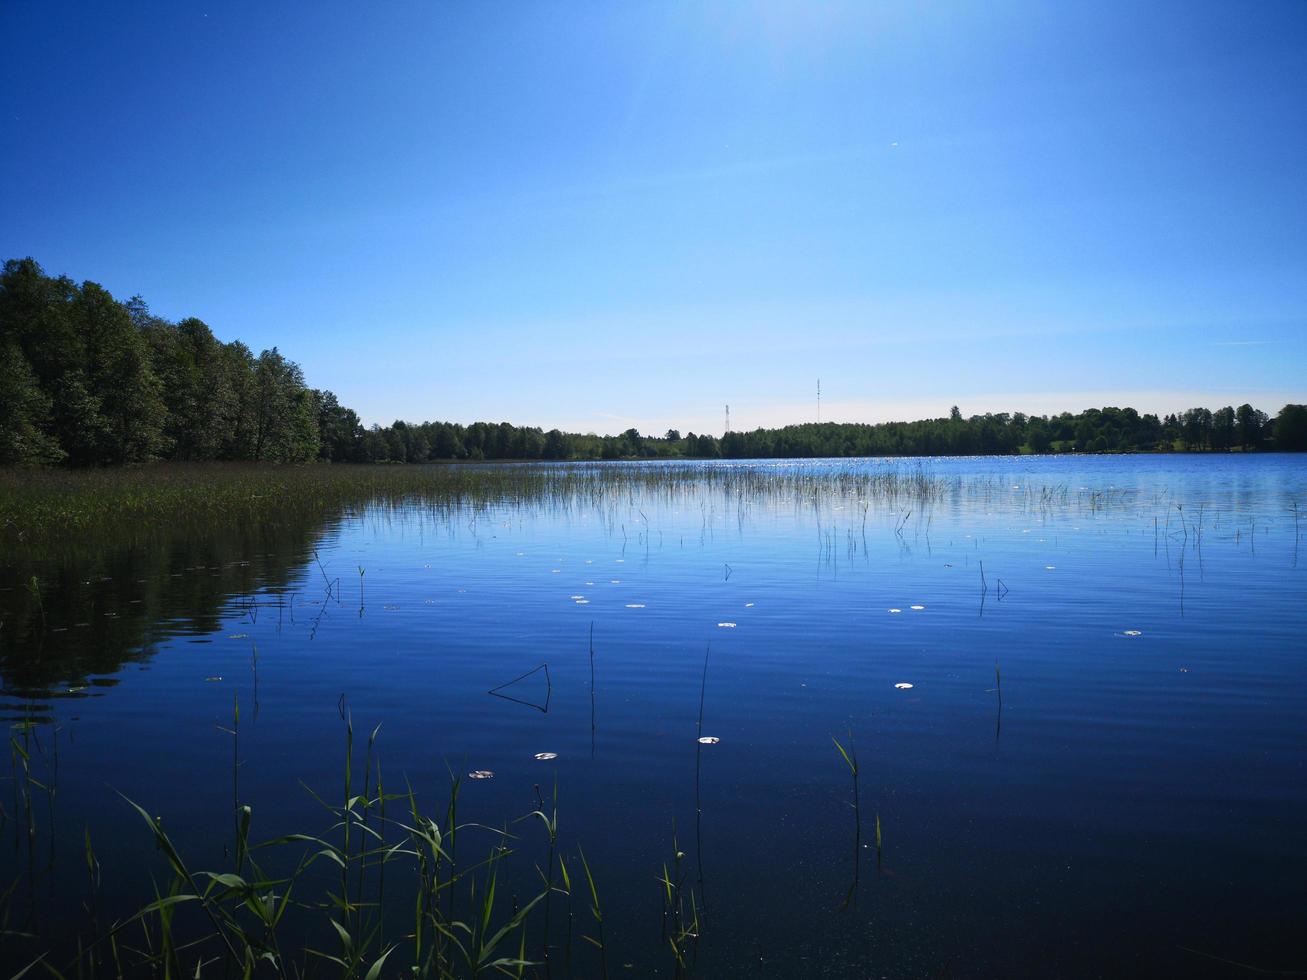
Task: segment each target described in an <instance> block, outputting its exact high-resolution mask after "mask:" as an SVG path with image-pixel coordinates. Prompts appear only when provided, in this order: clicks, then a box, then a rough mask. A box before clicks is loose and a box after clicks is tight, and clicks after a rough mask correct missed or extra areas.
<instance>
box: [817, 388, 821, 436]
mask: <svg viewBox="0 0 1307 980" xmlns="http://www.w3.org/2000/svg"><path fill="white" fill-rule="evenodd" d="M817 424H818V425H821V378H818V379H817Z"/></svg>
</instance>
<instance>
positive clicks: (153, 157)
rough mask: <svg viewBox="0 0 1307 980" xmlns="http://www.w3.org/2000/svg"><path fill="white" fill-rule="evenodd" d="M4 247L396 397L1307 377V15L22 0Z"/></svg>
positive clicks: (1078, 402) (610, 408) (569, 404)
mask: <svg viewBox="0 0 1307 980" xmlns="http://www.w3.org/2000/svg"><path fill="white" fill-rule="evenodd" d="M0 202H2V203H0V257H16V256H24V255H32V256H34V257H35V258H37V259H38V260H39V261H40V262H41V263H42V264H43V265H44V266H45V268H46V269H47V271H49V272H51V273H64V274H67V275H70V276H72V277H74V278H76V279H79V280H80V279H93V280H96V281H98V282H101V283H103V284H104V285H105V286H106V287H108V288H109V289H110V290H111V291H113V292H114V294H115V295H118V296H120V297H122V298H126V297H128V296H130V295H131V294H133V293H140V294H142V295H143V296H144V297H145V298H146V300H147V301H148V302H149V303H150V305H151V307H152V309H153V310H154V311H155V312H156V313H158V314H160V315H163V316H166V317H169V318H172V319H177V318H180V317H183V316H188V315H194V316H198V317H200V318H201V319H203V320H205V321H206V322H207V323H209V325H210V326H211V327H212V328H213V330H214V332H215V333H216V334H217V335H218V336H219V337H220V338H222V339H224V340H230V339H234V338H239V339H241V340H244V341H245V342H246V343H247V344H249V345H250V346H251V347H253V348H254V349H255V350H256V351H257V350H259V349H261V348H263V347H267V346H272V345H274V344H276V345H278V346H279V347H280V348H281V349H282V351H283V352H284V353H286V354H287V355H288V356H290V357H292V358H293V359H295V360H297V361H299V362H300V363H301V364H302V365H303V367H304V370H305V373H306V375H307V377H308V380H309V381H310V383H311V384H313V385H314V386H315V387H324V388H331V389H332V390H334V391H335V392H336V393H337V394H338V395H339V396H340V398H341V400H342V401H343V402H344V403H345V404H348V405H351V406H353V407H355V408H356V409H358V410H359V411H360V413H361V414H362V415H363V417H364V419H365V421H367V422H381V423H387V422H389V421H391V420H393V419H394V418H396V417H401V418H405V419H410V420H421V419H428V418H430V419H453V420H458V421H465V422H466V421H473V420H476V419H489V420H493V421H499V420H509V421H514V422H518V423H524V424H538V425H542V426H545V427H546V428H548V427H551V426H555V425H556V426H560V427H563V428H566V429H572V430H579V431H598V432H604V431H619V430H621V429H624V428H626V427H628V426H630V425H635V426H637V427H639V428H640V429H641V430H642V431H645V432H661V431H662V430H663V429H665V428H668V427H671V426H675V427H678V428H680V429H682V430H686V429H695V430H698V431H714V432H719V431H720V430H721V428H722V406H723V404H724V403H727V402H729V403H730V405H731V416H732V423H733V427H735V428H752V427H754V426H757V425H777V424H784V423H787V422H798V421H808V420H811V419H812V418H814V417H815V412H816V406H815V388H816V382H817V379H818V378H819V377H820V378H821V384H822V392H823V413H822V414H823V418H825V419H834V420H848V421H881V420H885V419H890V418H907V417H923V416H929V417H933V416H937V415H942V414H945V413H946V412H947V410H948V407H949V406H950V405H952V404H954V403H957V404H958V405H959V406H961V408H962V410H963V412H964V414H971V413H973V412H983V411H1002V410H1013V411H1026V412H1036V413H1043V412H1051V411H1060V410H1064V409H1065V410H1072V411H1078V410H1080V409H1083V408H1085V407H1088V406H1090V405H1103V404H1112V405H1125V404H1133V405H1135V406H1136V407H1138V408H1140V409H1141V410H1145V411H1174V410H1183V409H1184V408H1187V407H1190V406H1192V405H1206V406H1208V407H1212V408H1216V407H1219V406H1220V405H1224V404H1228V403H1233V404H1236V405H1237V404H1239V403H1240V402H1242V401H1251V402H1252V403H1253V404H1254V405H1256V406H1258V407H1260V408H1263V409H1265V410H1267V411H1269V412H1271V413H1272V414H1274V413H1275V411H1277V410H1278V409H1279V407H1280V406H1281V405H1283V404H1284V403H1285V402H1286V401H1290V400H1294V401H1307V3H1303V2H1300V0H1293V2H1284V3H1272V2H1255V3H1228V2H1226V3H1201V2H1183V3H1174V4H1172V3H1143V2H1136V0H1130V2H1122V3H1063V2H1054V0H1049V2H1047V3H990V2H984V3H980V2H968V3H958V4H917V3H904V4H878V3H872V2H858V3H849V4H839V3H834V4H813V3H806V2H795V3H792V4H779V3H778V4H754V3H740V2H731V3H695V4H681V3H675V4H674V3H637V2H630V3H627V2H624V3H585V2H579V0H568V2H559V3H527V2H520V3H482V2H471V0H469V2H465V3H436V2H421V3H417V2H414V3H397V2H387V3H382V4H365V3H358V2H352V3H319V2H314V3H219V2H217V0H214V2H211V3H199V4H195V3H189V2H176V0H170V2H167V3H153V4H151V3H132V4H120V3H87V2H78V3H60V2H52V0H4V2H3V3H0Z"/></svg>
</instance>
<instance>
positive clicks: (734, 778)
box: [0, 456, 1307, 977]
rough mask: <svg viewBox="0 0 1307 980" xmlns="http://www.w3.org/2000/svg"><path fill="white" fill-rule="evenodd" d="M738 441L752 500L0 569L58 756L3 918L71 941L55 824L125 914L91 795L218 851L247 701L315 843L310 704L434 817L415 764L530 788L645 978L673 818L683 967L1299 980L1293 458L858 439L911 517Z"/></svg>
mask: <svg viewBox="0 0 1307 980" xmlns="http://www.w3.org/2000/svg"><path fill="white" fill-rule="evenodd" d="M619 465H624V464H619ZM629 465H639V464H629ZM649 465H656V464H649ZM712 465H721V466H727V465H731V466H739V465H741V464H705V467H708V466H712ZM744 465H746V466H747V467H748V468H750V469H756V470H757V471H758V473H759V474H760V476H761V477H762V479H760V480H759V482H758V483H757V484H756V485H757V487H758V488H759V489H758V491H757V492H756V493H754V494H751V495H743V496H742V495H740V494H738V493H735V492H732V491H727V490H724V489H723V488H722V487H721V485H719V484H716V483H713V482H711V481H706V482H704V483H696V482H693V481H691V482H689V483H678V484H676V485H675V486H673V487H669V488H666V489H663V490H656V489H653V488H647V489H645V490H643V491H640V492H628V491H624V492H623V493H622V494H620V495H613V496H612V497H610V498H608V499H606V500H604V501H602V502H601V503H596V502H595V501H594V500H593V499H587V500H584V501H581V500H577V501H567V500H559V499H551V500H548V501H540V502H536V503H532V502H521V503H517V504H514V505H504V506H500V507H492V508H488V509H487V508H482V509H479V510H477V511H476V512H472V511H466V512H462V513H457V514H454V515H452V516H451V515H448V514H439V513H437V512H433V511H432V510H430V509H429V508H426V507H424V506H421V505H419V504H416V503H414V504H411V505H404V504H403V503H399V504H393V505H386V506H382V505H373V506H371V507H368V508H366V509H363V510H362V511H361V512H351V513H348V514H340V513H336V514H323V515H321V519H320V520H318V521H316V522H305V521H304V520H303V519H302V518H300V519H299V520H289V519H287V520H284V521H279V520H278V519H277V517H276V515H275V514H274V515H272V516H271V517H270V518H269V519H268V520H267V521H266V522H263V523H260V524H257V525H247V526H243V527H224V526H217V525H215V526H213V527H212V528H209V529H207V530H206V531H204V532H202V533H200V532H195V531H193V530H187V531H185V532H182V531H180V530H178V531H177V532H176V533H170V532H169V529H166V528H161V529H157V533H156V534H155V535H154V536H153V537H152V538H151V539H150V542H151V543H149V544H148V545H142V544H135V545H133V546H130V547H127V546H114V545H113V544H112V543H111V542H105V543H103V545H101V544H100V543H97V542H94V541H88V542H79V543H76V544H74V545H70V546H69V547H68V548H67V549H66V551H65V552H64V553H62V554H61V555H60V556H59V558H58V559H55V558H52V557H48V556H47V557H44V558H41V559H40V560H38V561H35V562H28V561H26V560H22V561H20V560H19V559H17V558H12V557H11V558H10V559H3V558H0V589H3V590H4V591H0V618H2V619H3V620H4V625H3V627H2V628H0V672H2V675H3V683H4V694H3V698H2V700H0V704H2V706H3V711H4V713H5V714H6V715H7V717H8V719H9V721H8V723H9V724H15V723H21V722H22V721H23V720H24V719H26V720H28V721H31V722H35V723H36V724H35V727H34V728H33V729H32V730H31V732H30V733H28V734H29V735H31V736H32V737H34V738H36V739H38V740H39V742H40V757H41V758H42V759H43V760H45V761H46V764H47V766H49V767H51V768H53V767H54V763H53V762H52V761H51V760H55V759H56V758H57V772H56V773H55V774H54V775H55V778H54V779H52V781H51V782H52V785H53V786H55V787H57V792H55V793H54V794H53V796H51V797H50V798H48V799H47V798H41V799H39V800H38V801H37V802H38V805H37V807H36V817H35V819H36V821H37V823H38V824H39V833H37V835H36V837H35V841H36V843H35V844H34V845H33V846H32V847H30V848H29V845H28V841H29V836H28V834H27V832H26V827H25V826H22V827H20V825H22V824H23V817H22V814H21V808H20V806H19V803H18V802H17V801H16V800H15V801H11V799H10V796H11V795H12V794H10V793H9V792H8V790H7V788H6V789H5V791H4V792H3V794H2V798H3V800H4V806H5V809H6V813H5V823H6V827H5V830H4V833H3V835H2V836H0V840H3V841H4V845H3V850H0V855H2V856H0V870H3V873H4V878H3V883H4V884H7V883H8V882H10V881H11V880H15V879H17V880H18V882H19V884H18V886H17V887H16V889H15V891H14V893H13V896H12V900H11V904H12V912H11V920H13V921H12V922H11V927H13V926H16V925H18V924H23V923H26V925H27V927H28V928H34V929H36V930H38V931H40V932H41V933H42V934H43V935H49V936H60V935H64V934H67V933H70V932H72V931H73V930H75V929H76V928H80V926H81V924H84V922H83V920H84V919H85V916H86V912H85V911H84V909H83V902H84V900H85V898H86V895H87V885H86V870H85V866H84V862H83V860H82V850H83V833H84V830H85V829H88V828H89V831H90V833H91V835H92V838H93V840H94V841H95V842H96V850H97V853H98V854H99V858H100V860H101V862H102V865H103V870H102V884H101V890H100V894H99V898H98V901H99V902H100V903H101V906H102V908H101V912H102V914H106V915H108V916H109V917H112V915H113V914H114V913H115V911H117V912H121V911H122V910H125V909H127V908H129V907H134V906H133V903H135V905H139V904H142V903H143V902H144V901H146V900H148V898H149V897H150V893H149V887H150V886H149V879H148V872H149V871H150V870H154V871H156V872H158V870H159V869H158V867H157V866H156V864H155V863H154V862H155V861H156V859H155V857H154V855H153V848H152V845H151V843H150V840H149V836H148V833H147V832H146V829H145V827H144V825H143V824H141V822H140V820H139V818H138V817H137V816H136V815H135V814H134V813H132V812H131V811H130V809H129V808H128V807H127V806H126V804H125V803H123V802H122V800H121V798H120V797H119V795H118V794H119V793H122V794H125V795H126V796H128V797H131V798H132V799H134V800H137V801H139V802H141V803H142V804H143V805H145V806H146V807H147V808H148V809H149V810H151V811H152V812H154V813H158V814H161V815H163V817H164V819H165V823H166V825H167V826H168V827H169V828H171V832H172V833H173V834H174V835H175V836H176V838H177V840H178V841H179V843H181V845H182V846H183V850H184V851H185V852H186V853H188V854H190V855H192V856H193V863H194V864H195V865H197V866H203V867H212V868H214V869H215V870H221V865H222V863H223V860H224V857H223V856H224V848H226V847H228V846H229V844H230V841H231V839H232V829H231V823H232V821H231V804H232V796H233V785H232V755H233V746H232V738H231V736H230V735H229V734H227V733H225V732H224V731H222V730H221V729H222V727H227V726H230V725H231V719H232V709H233V699H234V698H239V701H240V704H241V712H242V715H241V733H240V745H239V757H240V763H241V764H240V768H239V789H238V790H237V791H236V792H237V794H238V795H239V798H240V799H241V801H242V802H248V803H250V804H251V805H252V806H253V808H254V814H255V817H254V821H255V836H256V837H270V836H273V835H276V834H281V833H286V832H290V831H292V830H299V831H305V830H307V831H312V832H318V831H321V830H325V828H326V827H327V826H328V824H329V817H328V815H327V814H326V813H325V812H324V811H323V810H322V809H321V807H319V806H318V804H316V803H315V802H314V801H313V798H312V796H311V795H310V794H309V792H308V790H307V789H306V788H305V786H307V787H311V788H313V789H314V790H315V791H318V792H327V791H330V792H335V791H336V790H337V788H338V787H339V785H340V781H341V770H342V760H343V754H344V723H343V722H342V715H341V712H342V710H343V711H345V712H347V713H348V714H349V715H350V716H351V717H352V719H353V723H354V727H355V729H356V732H357V733H359V734H358V736H357V738H358V742H359V744H360V745H361V744H362V742H363V741H364V739H365V737H366V733H368V732H370V731H371V730H372V729H373V728H374V727H375V726H377V725H380V726H381V729H380V733H379V734H378V736H377V741H376V751H377V755H378V757H379V758H380V759H381V760H382V762H383V767H384V772H385V773H386V778H387V779H389V780H393V781H394V783H396V784H397V783H399V782H400V781H401V780H402V779H403V778H405V777H406V778H407V779H408V780H409V781H410V782H411V784H412V786H413V787H414V789H415V790H416V791H417V792H418V794H419V796H420V798H421V799H422V800H423V802H424V803H425V804H428V805H430V806H431V807H432V809H433V811H434V810H435V809H437V808H438V807H440V806H442V805H443V795H442V794H443V793H444V792H445V787H446V786H447V783H448V771H449V770H450V769H452V770H454V771H456V772H468V771H471V770H492V771H493V772H494V773H495V777H494V778H493V779H488V780H481V781H474V782H473V781H469V782H465V783H464V785H463V789H462V797H461V802H462V805H463V806H464V808H465V816H466V817H467V818H468V819H471V820H478V821H483V822H486V823H489V824H494V825H503V823H504V821H505V820H511V819H513V818H515V817H517V816H520V815H521V814H523V813H525V812H527V811H529V810H531V809H533V808H534V806H535V801H536V790H535V787H536V786H537V785H538V786H539V787H540V789H541V792H543V793H544V794H545V795H548V794H549V793H551V792H552V790H553V787H554V784H555V781H556V784H557V788H558V796H559V812H560V817H561V820H560V823H561V843H562V844H563V845H564V847H565V848H571V849H572V852H574V850H575V845H576V843H577V842H579V843H580V844H581V845H583V846H584V848H585V853H586V857H587V858H588V859H589V862H590V864H591V866H592V868H593V869H594V871H595V874H596V880H597V884H598V887H599V889H600V892H601V898H602V900H603V903H604V909H605V914H606V920H605V930H606V939H607V941H608V944H609V948H610V957H609V965H610V967H611V972H613V973H620V974H624V975H636V976H643V975H653V974H655V973H657V974H659V975H672V973H673V972H674V971H673V969H672V965H671V958H670V955H669V953H668V949H667V946H666V944H665V943H664V942H663V941H662V938H661V934H660V927H661V908H662V905H661V893H660V891H659V884H658V881H657V877H658V876H659V875H660V874H661V872H662V868H663V863H664V861H668V860H670V859H671V856H672V853H673V835H675V838H676V842H677V845H678V846H679V848H680V850H681V851H682V852H684V854H685V858H684V871H685V874H686V888H687V890H688V889H691V888H692V889H693V890H694V892H695V896H696V900H697V901H702V904H703V912H702V916H701V918H702V938H701V940H700V941H699V943H698V946H697V951H696V956H697V959H696V962H695V968H694V970H693V973H694V974H695V975H700V976H707V977H716V976H731V975H742V976H744V975H757V974H759V973H760V972H761V973H762V974H763V975H770V976H817V975H824V976H859V977H861V976H868V977H870V976H876V977H882V976H883V977H920V976H958V977H999V976H1123V975H1137V976H1162V975H1184V976H1212V977H1218V976H1239V975H1251V974H1248V973H1247V971H1246V970H1244V969H1242V968H1241V967H1239V966H1237V965H1235V964H1236V963H1237V964H1246V965H1249V966H1255V967H1258V968H1260V969H1264V970H1281V971H1283V970H1307V928H1305V926H1307V836H1304V828H1307V771H1305V764H1307V723H1305V720H1304V708H1307V666H1305V665H1304V656H1305V654H1307V641H1305V640H1304V635H1305V632H1307V602H1305V601H1304V600H1305V599H1307V554H1304V555H1302V559H1301V561H1300V558H1299V549H1300V546H1301V541H1300V535H1299V533H1298V531H1297V529H1296V526H1295V512H1294V505H1295V502H1296V504H1297V506H1298V507H1299V508H1304V509H1307V460H1304V459H1302V458H1301V457H1296V458H1295V457H1288V456H1258V457H1253V458H1237V457H1231V458H1219V457H1189V456H1183V457H1115V458H1114V457H1097V458H1077V459H1067V458H1062V459H1055V458H1049V459H1033V458H1025V459H968V460H925V461H922V462H921V463H916V462H911V461H909V462H907V463H896V464H893V465H894V466H896V467H899V471H900V472H902V473H905V474H908V473H915V474H917V475H920V474H921V473H924V474H926V475H927V476H929V477H930V478H932V479H934V480H935V481H937V482H938V483H939V484H941V485H942V486H943V491H942V492H941V493H940V494H939V495H938V496H936V497H935V498H933V499H930V500H923V499H921V498H919V497H914V495H912V494H910V493H905V494H902V495H899V496H896V497H893V498H891V497H887V496H885V495H882V494H870V493H868V492H866V491H867V487H866V485H865V484H858V483H857V481H856V480H850V479H848V477H849V476H850V474H851V473H856V472H857V471H858V469H859V467H862V469H863V470H864V471H872V470H883V469H884V466H885V464H882V463H866V464H858V463H852V464H851V463H849V462H847V461H840V462H822V461H815V462H809V463H802V464H799V463H785V464H777V463H757V464H744ZM796 473H797V474H800V475H802V476H803V477H804V479H803V480H802V481H799V482H793V481H790V482H786V481H785V480H783V479H781V480H776V481H775V482H774V484H770V483H768V480H769V479H772V478H775V477H777V476H778V475H779V476H784V475H786V474H789V475H793V474H796ZM768 486H771V487H773V489H772V490H770V491H769V490H767V489H766V488H767V487H768ZM859 487H861V488H862V491H863V493H862V495H861V497H860V496H859V495H858V493H857V492H856V491H857V489H858V488H859ZM795 488H801V490H802V492H799V490H796V489H795ZM864 505H865V509H864ZM1303 523H1307V515H1304V517H1303ZM315 549H316V553H317V558H316V559H315V557H314V551H315ZM982 563H983V571H982ZM360 567H361V568H362V569H363V570H364V573H363V574H362V575H360V574H359V569H360ZM32 574H37V575H38V577H39V580H40V581H41V582H42V583H44V587H43V596H42V608H43V612H44V617H45V627H44V629H42V628H41V609H39V608H38V607H37V605H36V603H35V600H34V599H33V597H32V596H31V595H30V593H28V592H27V591H26V590H25V589H24V588H23V583H24V582H25V581H26V580H27V579H28V577H29V576H30V575H32ZM337 580H339V581H338V582H337ZM328 583H330V591H328ZM577 597H581V599H580V600H579V599H578V598H577ZM917 606H921V607H924V608H920V609H917V608H914V607H917ZM893 610H901V611H897V612H896V611H893ZM726 624H731V625H726ZM592 628H593V644H594V657H593V661H592V659H591V656H590V652H589V651H590V631H591V629H592ZM1132 631H1137V633H1134V632H1132ZM256 651H257V652H256ZM705 656H706V658H707V671H706V680H705V673H704V668H705ZM541 664H548V677H547V680H546V676H545V672H544V671H537V672H536V673H534V674H531V675H530V676H528V677H526V678H525V679H523V680H522V681H520V682H518V683H516V684H513V685H512V686H511V687H509V688H506V689H505V690H503V691H502V692H501V693H502V694H505V695H508V696H509V697H508V698H505V697H496V696H493V695H491V694H488V693H487V692H488V691H489V690H490V689H491V688H494V687H495V686H496V685H500V684H503V683H504V682H506V681H509V680H511V679H513V678H514V677H517V676H518V675H521V674H523V673H525V672H527V671H530V670H531V669H532V668H535V667H537V666H539V665H541ZM996 664H997V666H998V668H999V674H1000V676H1001V693H1000V691H999V690H997V688H998V687H999V681H998V680H996ZM592 665H593V676H594V684H593V687H592V685H591V670H592ZM896 684H911V685H912V687H911V688H902V689H901V688H897V687H896V686H895V685H896ZM701 686H702V692H701ZM701 693H702V697H703V719H702V734H704V735H708V736H714V737H717V738H719V739H720V741H719V742H718V743H717V744H714V745H710V746H706V747H704V748H702V749H699V747H698V743H697V742H696V736H697V735H698V734H700V731H699V727H698V726H699V709H700V697H701ZM509 698H512V699H515V700H510V699H509ZM850 733H851V739H852V742H853V744H854V746H855V747H856V752H857V757H858V761H859V766H860V771H859V785H858V795H859V807H858V809H857V810H856V811H855V809H854V808H853V807H852V806H851V802H852V799H853V786H852V780H851V778H850V773H849V769H848V767H847V766H846V765H845V763H844V761H843V760H842V759H841V757H840V755H839V753H838V752H837V750H836V748H835V746H834V744H833V742H832V737H836V738H838V739H839V740H840V741H841V742H843V743H845V744H846V746H847V744H848V742H849V740H850ZM540 752H554V753H557V758H556V759H554V760H552V761H537V760H536V759H535V758H534V755H535V754H536V753H540ZM697 753H698V757H697ZM696 762H697V763H698V765H697V769H696ZM696 772H697V775H696ZM6 781H7V782H8V781H10V780H6ZM301 781H302V783H303V784H304V785H301ZM696 799H697V802H698V806H696ZM877 819H879V823H880V826H881V832H882V848H881V851H880V854H879V860H878V856H877V851H876V845H875V822H876V820H877ZM855 822H860V841H861V844H862V847H861V852H860V853H859V854H858V855H857V859H856V861H855V849H854V840H855V831H856V828H855ZM514 829H515V830H518V831H520V832H521V833H523V834H524V835H527V834H529V833H531V832H532V831H531V829H530V828H526V827H517V826H515V828H514ZM487 846H488V845H487ZM522 854H523V857H524V860H525V862H526V863H525V864H524V868H526V871H524V872H523V877H522V878H521V880H520V881H518V882H516V883H514V887H515V888H517V889H518V890H519V891H520V893H521V894H523V895H526V894H529V893H531V891H532V888H533V887H534V884H533V882H532V880H531V877H530V875H531V874H532V872H530V870H529V863H530V861H533V860H539V859H540V855H539V849H538V848H536V849H535V850H532V846H531V845H528V844H526V843H524V844H523V851H522ZM855 876H856V886H855V887H852V888H851V886H852V884H853V882H854V880H855ZM506 887H507V886H506ZM537 890H538V889H537ZM579 931H581V924H580V923H579V922H578V932H579ZM3 948H4V949H6V950H8V952H7V953H6V954H5V955H6V957H18V956H19V955H24V956H26V955H27V953H28V951H29V950H30V949H32V948H34V947H32V946H30V945H28V946H22V945H21V944H15V943H14V942H12V941H9V942H8V943H7V945H6V946H5V947H3ZM592 952H593V951H590V952H585V951H578V952H577V954H576V956H577V959H576V961H575V963H574V969H575V972H576V975H580V976H594V975H597V970H598V968H597V965H596V963H597V961H596V960H595V959H594V957H593V956H592ZM1231 961H1233V962H1231ZM7 965H10V966H22V965H24V964H23V963H17V962H13V961H10V962H9V963H7Z"/></svg>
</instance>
